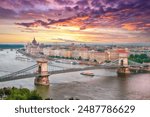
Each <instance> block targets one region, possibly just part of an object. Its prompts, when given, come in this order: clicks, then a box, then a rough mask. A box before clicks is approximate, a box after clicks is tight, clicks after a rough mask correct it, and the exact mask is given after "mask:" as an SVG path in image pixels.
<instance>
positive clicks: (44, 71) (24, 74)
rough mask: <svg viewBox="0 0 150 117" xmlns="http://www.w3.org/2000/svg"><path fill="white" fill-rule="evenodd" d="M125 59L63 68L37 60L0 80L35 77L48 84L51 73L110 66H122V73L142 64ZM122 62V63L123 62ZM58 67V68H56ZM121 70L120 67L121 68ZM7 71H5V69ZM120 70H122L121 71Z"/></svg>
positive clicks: (36, 79)
mask: <svg viewBox="0 0 150 117" xmlns="http://www.w3.org/2000/svg"><path fill="white" fill-rule="evenodd" d="M124 61H125V60H122V61H121V60H120V59H116V60H114V61H111V62H109V63H106V62H104V63H102V64H100V65H97V66H90V67H89V66H87V67H84V68H65V67H62V66H58V65H54V64H52V63H49V62H48V61H47V60H44V59H43V60H42V59H41V60H38V61H37V64H35V65H32V66H30V67H27V68H25V69H22V70H19V71H16V72H13V73H10V74H7V75H4V76H0V82H4V81H11V80H17V79H24V78H31V77H35V84H41V85H43V84H47V85H48V84H49V81H48V77H49V75H52V74H60V73H68V72H75V71H84V70H93V69H101V68H103V69H110V68H116V69H119V68H120V67H121V68H122V67H123V73H125V72H126V71H125V70H126V69H125V68H129V67H136V68H140V67H141V66H143V64H140V63H136V62H133V61H128V64H125V62H124ZM123 62H124V63H123ZM48 67H49V68H51V70H50V71H49V70H48ZM58 68H59V69H58ZM34 69H36V70H35V71H34V72H32V73H31V72H29V71H31V70H34ZM121 70H122V69H121ZM6 72H7V71H6ZM121 72H122V71H121Z"/></svg>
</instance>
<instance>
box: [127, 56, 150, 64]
mask: <svg viewBox="0 0 150 117" xmlns="http://www.w3.org/2000/svg"><path fill="white" fill-rule="evenodd" d="M129 60H132V61H135V62H137V63H144V62H150V57H148V56H147V54H135V55H133V54H131V55H130V56H129Z"/></svg>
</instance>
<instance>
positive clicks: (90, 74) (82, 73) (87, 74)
mask: <svg viewBox="0 0 150 117" xmlns="http://www.w3.org/2000/svg"><path fill="white" fill-rule="evenodd" d="M80 74H81V75H86V76H94V74H93V73H92V72H81V73H80Z"/></svg>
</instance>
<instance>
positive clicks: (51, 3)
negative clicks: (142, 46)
mask: <svg viewBox="0 0 150 117" xmlns="http://www.w3.org/2000/svg"><path fill="white" fill-rule="evenodd" d="M149 8H150V0H0V43H27V42H30V41H32V39H33V38H34V37H35V38H36V39H37V41H39V42H42V43H51V42H54V43H55V42H69V43H70V42H71V43H85V42H86V43H141V42H150V9H149Z"/></svg>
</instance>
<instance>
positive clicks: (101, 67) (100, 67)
mask: <svg viewBox="0 0 150 117" xmlns="http://www.w3.org/2000/svg"><path fill="white" fill-rule="evenodd" d="M117 67H118V66H111V67H110V66H93V67H85V68H72V69H65V70H56V71H49V72H48V73H49V74H50V75H53V74H61V73H69V72H77V71H84V70H94V69H115V68H117ZM37 75H39V74H38V73H30V74H25V75H16V76H8V77H2V78H0V82H5V81H11V80H19V79H25V78H32V77H36V76H37Z"/></svg>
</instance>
